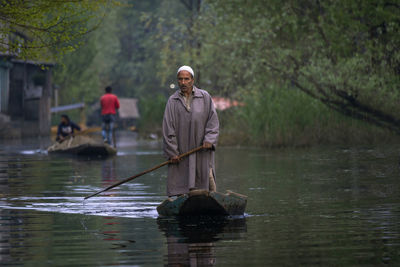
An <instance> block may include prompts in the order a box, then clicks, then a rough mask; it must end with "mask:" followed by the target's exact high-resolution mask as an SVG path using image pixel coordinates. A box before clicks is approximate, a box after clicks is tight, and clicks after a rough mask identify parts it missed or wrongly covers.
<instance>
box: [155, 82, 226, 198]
mask: <svg viewBox="0 0 400 267" xmlns="http://www.w3.org/2000/svg"><path fill="white" fill-rule="evenodd" d="M193 90H194V94H193V99H192V104H191V107H190V110H189V109H187V108H186V106H185V100H184V98H183V96H182V95H181V94H180V90H177V91H176V92H175V93H174V94H173V95H172V96H170V98H169V99H168V102H167V105H166V107H165V112H164V119H163V139H164V153H165V155H166V157H167V158H171V157H173V156H178V155H179V154H182V153H185V152H187V151H189V150H191V149H193V148H196V147H198V146H201V145H202V144H203V142H208V143H211V144H212V145H213V147H214V148H215V145H216V144H217V139H218V134H219V122H218V117H217V112H216V111H215V108H214V104H213V102H212V99H211V96H210V95H209V94H208V93H207V92H206V91H204V90H201V89H198V88H196V87H193ZM210 168H212V172H213V175H214V177H215V166H214V151H213V150H201V151H199V152H197V153H194V154H192V155H190V156H188V157H186V158H184V159H182V160H181V161H180V162H179V163H178V164H169V165H168V181H167V195H168V196H174V195H179V194H186V193H188V192H189V189H190V188H196V189H206V190H209V174H210Z"/></svg>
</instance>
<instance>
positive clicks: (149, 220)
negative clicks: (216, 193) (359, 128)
mask: <svg viewBox="0 0 400 267" xmlns="http://www.w3.org/2000/svg"><path fill="white" fill-rule="evenodd" d="M129 138H130V137H129V136H128V137H127V139H126V141H127V142H128V141H129V140H130V139H129ZM127 142H126V144H127ZM0 143H1V140H0ZM119 148H120V151H121V154H120V153H119V154H118V155H117V156H116V157H113V158H107V159H85V158H76V157H58V156H48V155H43V154H29V153H20V152H18V151H27V150H32V151H34V150H36V149H38V146H37V145H36V146H35V145H26V144H16V145H11V144H8V143H7V144H5V145H4V146H3V144H0V261H1V263H0V265H6V264H9V265H25V266H50V265H53V266H111V265H113V266H162V265H163V264H165V265H168V264H170V265H178V264H180V265H192V266H194V265H216V266H299V265H302V266H316V265H318V266H380V265H390V266H399V263H400V254H399V251H400V250H399V249H400V208H399V207H400V205H399V203H400V180H399V169H398V151H399V150H400V146H382V147H377V148H374V149H362V148H360V149H357V148H351V149H339V148H332V147H331V148H323V147H320V148H313V149H293V150H291V149H283V150H262V149H251V148H224V147H222V148H220V149H219V151H218V153H217V155H216V161H217V162H216V163H217V166H218V186H219V188H221V189H232V190H234V191H237V192H240V193H242V194H245V195H248V196H249V199H248V206H247V210H246V212H247V213H248V214H249V215H248V216H246V218H245V220H244V219H239V220H230V219H225V220H217V221H215V220H214V221H211V222H207V221H203V220H198V221H185V220H177V219H174V218H172V219H157V216H158V215H157V211H156V206H157V205H158V204H159V203H161V202H162V201H163V200H164V198H165V197H164V194H165V179H166V169H159V170H157V171H154V172H152V173H149V174H147V175H146V176H143V177H141V178H139V179H137V180H134V181H132V182H130V183H126V184H123V185H121V186H119V187H117V188H115V189H113V190H110V191H109V192H107V193H106V192H105V193H104V194H101V195H100V196H96V197H94V198H91V199H88V200H86V201H85V202H84V201H83V197H84V196H87V195H89V194H91V193H93V192H96V191H98V190H100V189H102V188H104V187H105V186H106V185H109V184H112V183H114V182H115V180H120V179H123V178H126V177H129V176H132V175H133V174H135V173H139V172H141V171H143V170H145V169H148V168H149V167H151V166H154V165H155V164H156V163H158V162H163V161H164V160H165V159H164V158H163V157H162V155H161V154H160V151H161V149H160V148H159V147H153V146H147V145H146V146H142V147H135V148H129V147H125V146H120V147H119ZM28 154H29V155H28ZM94 215H95V216H94Z"/></svg>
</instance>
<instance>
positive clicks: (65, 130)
mask: <svg viewBox="0 0 400 267" xmlns="http://www.w3.org/2000/svg"><path fill="white" fill-rule="evenodd" d="M74 130H77V131H80V130H81V127H79V125H77V124H76V123H74V122H73V121H71V120H70V119H69V117H68V115H65V114H63V115H61V122H60V124H59V125H58V130H57V137H56V141H58V142H62V141H64V140H65V139H66V138H67V137H69V136H73V135H74Z"/></svg>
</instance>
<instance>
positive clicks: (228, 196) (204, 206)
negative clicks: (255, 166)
mask: <svg viewBox="0 0 400 267" xmlns="http://www.w3.org/2000/svg"><path fill="white" fill-rule="evenodd" d="M246 204H247V196H244V195H241V194H238V193H235V192H232V191H229V190H227V192H226V193H225V194H223V193H219V192H209V191H207V190H192V191H190V192H189V193H188V194H184V195H181V196H179V197H177V198H176V199H172V198H167V199H166V200H164V201H163V202H162V203H161V204H160V205H159V206H158V207H157V212H158V214H159V215H160V216H192V215H195V216H197V215H211V216H213V215H220V216H227V215H243V214H244V211H245V209H246Z"/></svg>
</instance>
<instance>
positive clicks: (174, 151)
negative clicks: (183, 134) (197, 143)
mask: <svg viewBox="0 0 400 267" xmlns="http://www.w3.org/2000/svg"><path fill="white" fill-rule="evenodd" d="M171 102H172V101H171V100H168V102H167V105H166V107H165V112H164V119H163V125H162V131H163V141H164V146H163V148H164V154H165V156H166V157H167V158H172V157H174V156H178V155H179V150H178V142H177V139H176V131H175V114H174V113H173V107H172V104H171Z"/></svg>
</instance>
